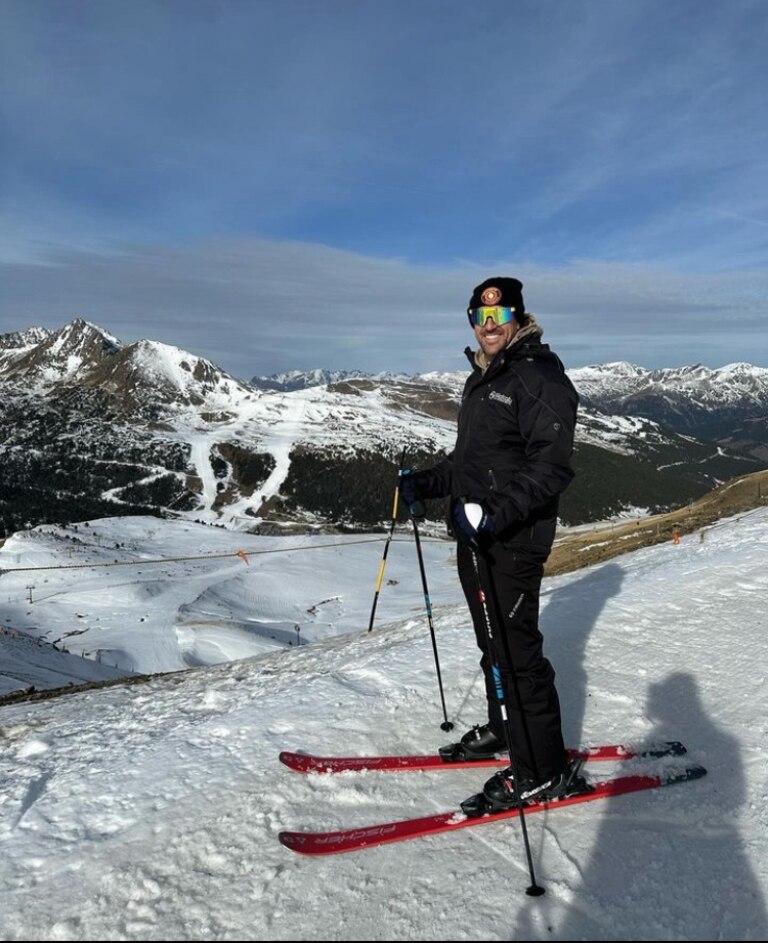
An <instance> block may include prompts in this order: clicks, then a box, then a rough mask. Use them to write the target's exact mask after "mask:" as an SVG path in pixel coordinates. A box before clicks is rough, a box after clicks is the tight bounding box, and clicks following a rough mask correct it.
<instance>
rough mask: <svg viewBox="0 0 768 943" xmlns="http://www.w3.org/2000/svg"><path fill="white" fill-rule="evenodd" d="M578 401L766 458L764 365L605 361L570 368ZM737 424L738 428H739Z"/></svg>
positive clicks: (767, 423) (767, 399)
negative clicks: (656, 366) (661, 365)
mask: <svg viewBox="0 0 768 943" xmlns="http://www.w3.org/2000/svg"><path fill="white" fill-rule="evenodd" d="M569 376H570V377H571V379H572V380H573V382H574V384H575V385H576V387H577V388H578V390H579V392H580V394H581V396H582V400H583V402H584V403H585V404H586V405H588V406H592V407H594V408H595V409H599V410H601V411H602V412H607V413H619V414H621V415H636V416H645V417H647V418H649V419H653V420H655V421H656V422H659V423H662V424H663V425H665V426H667V427H668V428H670V429H674V430H675V431H676V432H681V433H688V434H690V435H694V436H697V437H700V438H716V439H722V440H723V441H724V443H726V444H729V445H731V446H732V447H735V448H741V449H746V450H748V451H750V452H752V454H754V455H756V456H758V457H759V458H762V459H763V460H768V369H766V368H764V367H756V366H753V365H752V364H748V363H731V364H728V365H727V366H724V367H720V368H718V369H716V370H713V369H710V368H709V367H703V366H702V365H701V364H697V365H695V366H690V367H678V368H670V369H664V370H646V369H644V368H643V367H638V366H635V365H634V364H631V363H625V362H618V363H607V364H601V365H599V366H593V367H581V368H579V369H576V370H571V371H570V372H569ZM742 427H743V428H742Z"/></svg>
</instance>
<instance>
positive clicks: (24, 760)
mask: <svg viewBox="0 0 768 943" xmlns="http://www.w3.org/2000/svg"><path fill="white" fill-rule="evenodd" d="M223 536H224V537H226V538H228V539H229V540H230V541H231V543H230V545H229V546H230V549H231V550H233V551H234V550H235V547H236V543H235V542H234V541H235V540H236V535H232V534H225V535H223ZM198 537H199V532H194V533H191V534H190V535H189V540H188V542H186V543H183V542H182V541H181V538H180V537H179V536H178V535H177V534H175V535H174V538H175V539H176V544H177V548H178V550H179V555H181V551H191V550H192V548H193V547H195V545H196V541H197V538H198ZM365 546H366V547H368V546H369V545H365ZM370 547H372V548H374V549H375V550H376V551H379V550H380V549H381V544H380V543H379V544H378V545H376V544H373V545H370ZM427 549H428V553H429V556H428V573H429V575H430V579H431V583H432V585H431V589H432V590H433V591H432V596H433V600H434V602H435V605H436V612H435V623H436V629H437V636H438V644H439V650H440V654H441V666H442V671H443V678H444V681H445V684H446V695H447V702H448V709H449V714H450V716H451V718H452V719H454V720H455V721H456V723H457V725H458V727H459V728H463V727H464V726H465V725H469V724H471V723H473V722H476V721H480V720H482V715H483V703H482V700H483V698H482V691H481V683H480V678H479V673H478V668H477V658H476V653H475V651H474V646H473V642H472V641H471V630H470V629H469V628H468V626H467V619H466V615H465V611H464V607H463V605H458V604H457V597H456V588H455V577H454V575H453V572H452V563H451V560H450V552H448V550H447V548H446V547H445V546H444V545H441V544H439V543H431V544H429V545H428V548H427ZM14 552H18V551H14ZM305 553H307V554H310V552H309V551H305ZM314 553H316V557H315V564H314V569H312V570H310V569H309V568H306V569H303V570H301V571H299V570H296V569H294V565H295V564H296V563H297V561H298V559H299V557H298V554H293V553H291V554H286V555H285V559H286V561H287V562H286V563H285V567H284V572H285V579H284V581H283V584H282V588H283V592H284V594H285V598H286V600H287V601H288V603H289V604H290V603H291V602H294V603H295V604H296V605H297V606H299V605H301V606H303V605H304V603H305V601H306V599H307V598H314V599H316V600H318V601H320V600H327V599H332V598H334V597H340V598H341V599H342V601H343V607H344V610H345V618H347V619H348V620H349V624H352V623H354V624H356V625H357V627H358V631H356V632H355V634H354V635H352V636H351V637H350V636H346V637H344V636H341V635H335V636H333V637H330V638H328V639H327V640H324V641H323V640H319V639H318V641H316V642H314V643H312V644H309V645H305V646H300V647H298V648H297V647H296V646H287V645H286V646H284V647H283V648H281V649H280V650H278V651H275V652H273V653H272V654H269V655H266V656H262V657H259V658H255V659H252V660H247V661H239V662H233V663H230V664H224V665H219V666H218V667H212V668H206V669H201V670H198V671H191V672H186V673H183V674H179V675H173V676H170V677H169V678H166V679H156V680H153V681H152V682H150V683H148V684H146V685H137V686H130V687H116V688H114V687H113V688H109V689H104V690H100V691H95V692H89V693H86V694H80V695H72V696H69V697H66V698H63V699H59V700H57V701H49V702H39V703H28V704H18V705H14V706H10V707H5V708H2V709H1V710H0V738H2V740H1V742H2V747H3V748H2V751H0V777H2V780H3V783H4V788H3V790H2V794H1V795H2V799H1V800H0V841H2V849H3V854H2V856H0V884H1V885H2V887H3V920H2V934H3V939H8V940H21V939H34V940H45V939H58V940H86V939H103V940H108V939H124V940H125V939H127V940H148V939H182V940H193V939H216V940H235V939H239V940H311V939H317V940H323V939H329V940H428V939H435V940H457V939H458V940H494V939H495V940H545V939H546V940H576V939H590V940H615V939H621V940H637V939H645V940H671V939H674V940H702V939H712V940H714V939H736V940H759V939H765V938H766V935H767V931H768V919H767V918H766V903H765V901H766V894H768V859H766V856H765V854H764V849H765V841H766V837H768V836H767V835H766V832H767V829H766V826H767V825H768V812H766V801H765V799H766V782H767V777H766V772H767V771H768V770H767V767H766V761H765V742H766V735H767V734H768V688H767V687H766V684H765V677H764V674H765V665H764V658H763V655H762V653H763V651H764V637H765V599H766V598H767V597H768V511H767V510H759V511H755V512H753V513H751V514H749V515H744V516H742V517H741V518H740V519H733V520H730V521H725V522H721V523H720V524H718V525H716V526H714V527H711V528H709V529H708V530H707V531H706V533H705V538H704V539H703V540H701V538H700V536H699V535H698V534H695V535H692V536H690V537H685V538H684V539H683V540H682V542H681V543H680V544H679V545H678V546H675V545H673V544H672V543H670V544H668V545H662V546H659V547H655V548H648V549H645V550H642V551H638V552H636V553H634V554H628V555H625V556H622V557H620V558H618V559H617V560H614V561H611V562H609V563H607V564H604V565H602V566H598V567H594V568H591V569H589V570H583V571H579V572H576V573H572V574H569V575H567V576H561V577H556V578H551V579H548V580H546V581H545V584H544V596H543V614H542V628H543V631H544V633H545V637H546V645H547V651H548V654H549V656H550V658H551V659H552V661H553V663H554V665H555V667H556V669H557V672H558V682H559V687H560V692H561V698H562V702H563V712H564V717H565V726H566V733H567V739H568V740H569V742H571V743H574V744H575V743H600V742H610V741H615V740H619V739H623V740H627V739H629V740H632V741H635V742H638V743H644V742H651V741H654V740H657V739H664V738H680V739H682V740H683V741H685V742H686V743H687V745H688V747H689V749H690V758H691V760H693V761H696V762H700V763H703V764H704V765H705V766H706V767H707V768H708V770H709V774H708V776H707V777H705V778H704V779H703V780H700V781H698V782H695V783H691V784H686V785H683V786H675V787H672V788H669V789H666V790H660V791H658V792H656V793H653V792H650V793H643V794H638V795H635V796H624V797H618V798H616V799H613V800H609V801H607V802H605V803H604V804H599V803H595V804H593V805H587V806H582V807H577V808H575V809H572V810H569V809H564V810H559V811H550V812H548V813H544V814H539V815H537V816H535V817H533V816H532V817H531V818H530V819H529V822H528V828H529V834H530V838H531V843H532V851H533V858H534V865H535V867H536V871H537V876H538V879H539V881H540V882H541V883H542V884H543V885H544V886H545V887H546V889H547V894H546V895H545V896H544V897H542V898H535V899H534V898H529V897H527V896H526V895H525V893H524V891H525V887H526V886H527V884H528V874H527V868H526V865H525V859H524V854H523V847H522V843H521V837H520V829H519V825H518V824H516V823H510V824H499V825H489V826H484V827H481V828H476V829H468V830H465V831H460V832H455V833H452V834H448V835H443V836H439V837H435V838H432V839H422V840H416V841H412V842H409V843H405V844H402V845H389V846H383V847H381V848H378V849H372V850H369V851H365V852H360V853H356V854H350V855H346V856H339V857H331V858H328V859H323V860H312V859H303V858H301V857H298V856H296V855H295V854H293V853H292V852H290V851H288V850H286V849H284V848H283V847H282V846H280V845H279V844H278V842H277V838H276V836H277V833H278V831H279V830H280V829H283V828H301V827H325V828H334V827H340V826H344V825H356V824H357V825H360V826H364V825H369V824H373V823H375V822H379V821H386V820H390V819H395V818H399V817H404V816H408V817H411V816H418V815H420V814H425V813H428V812H431V811H434V810H437V809H440V808H451V807H453V806H454V805H455V804H456V803H457V802H458V801H460V800H461V799H463V798H464V797H465V796H467V795H468V794H470V793H471V792H473V791H475V790H476V789H477V788H478V787H479V786H480V785H481V783H482V782H483V781H484V779H485V778H486V775H487V774H486V773H484V772H482V771H473V770H468V771H452V772H440V773H411V774H386V775H385V774H378V775H377V774H375V773H357V774H347V775H344V776H340V777H336V778H330V777H322V776H312V777H300V776H298V775H296V774H292V773H290V772H288V771H287V770H285V769H283V768H282V767H281V766H280V764H279V763H278V762H277V753H278V751H279V750H280V749H285V748H288V749H307V750H313V751H323V752H350V751H355V752H363V751H365V752H387V751H401V750H413V751H427V750H431V749H432V748H433V747H434V746H435V745H437V744H438V743H441V742H444V741H445V735H444V734H442V733H441V732H440V730H439V723H440V720H441V719H442V718H441V714H440V711H439V700H438V696H437V687H436V683H435V672H434V663H433V659H432V653H431V646H430V642H429V635H428V631H427V628H426V625H425V620H424V616H423V608H421V607H420V606H419V604H418V599H419V589H420V587H419V585H418V571H417V570H416V568H415V563H414V555H413V547H412V546H410V545H409V544H406V543H403V544H400V543H398V544H395V545H393V547H392V551H391V552H390V555H389V559H390V563H389V566H388V570H387V573H388V575H389V574H390V573H396V574H397V576H398V577H399V578H400V582H398V584H397V585H395V586H388V585H385V589H384V591H383V592H382V599H381V602H380V612H381V620H380V622H379V623H378V628H377V629H376V630H375V631H374V632H373V633H372V634H370V635H369V634H367V633H366V632H365V631H360V627H361V626H364V625H365V624H366V623H367V616H368V613H369V610H370V601H371V590H372V585H371V584H372V582H373V577H374V572H375V568H376V563H377V557H378V556H379V555H378V552H375V553H374V552H370V553H369V552H368V550H365V551H364V549H363V547H362V546H353V547H345V548H342V547H338V548H334V549H332V550H331V551H321V550H319V549H317V550H316V551H314ZM234 562H237V563H239V564H240V565H241V566H243V567H244V566H245V564H243V563H242V561H234ZM219 563H220V566H221V567H222V570H223V568H224V566H225V564H226V565H227V566H228V565H229V563H228V562H227V561H219ZM206 566H210V564H206ZM390 568H391V569H390ZM208 572H209V574H210V571H208ZM252 572H253V573H254V583H255V584H257V585H258V579H257V577H256V576H255V574H256V571H252ZM350 573H353V574H355V576H356V577H357V579H358V582H359V583H360V587H359V589H358V590H357V591H353V589H352V588H351V587H350V582H349V574H350ZM201 575H202V571H201ZM222 575H223V573H219V574H214V580H215V579H219V578H220V577H221V576H222ZM14 578H15V577H14ZM8 579H9V577H8V575H6V576H3V577H2V580H0V592H2V588H3V586H4V585H5V583H6V581H7V580H8ZM121 579H122V583H121V582H120V580H118V579H115V580H114V581H113V583H112V584H111V586H110V588H109V590H107V589H106V587H105V586H102V588H101V591H100V594H99V596H98V598H99V599H100V604H101V605H102V607H103V609H104V611H106V610H107V609H108V608H109V607H110V606H111V605H112V604H113V602H114V603H115V604H117V605H119V604H121V600H124V599H128V598H130V597H131V594H135V593H137V592H138V591H139V589H140V587H141V581H138V580H137V579H136V577H135V576H134V575H133V573H132V572H130V571H124V572H123V574H122V577H121ZM201 582H202V580H201ZM401 594H403V595H402V596H401ZM62 598H63V599H64V600H65V601H66V599H67V594H64V596H63V597H62ZM166 602H168V608H167V609H164V607H165V606H166ZM176 605H177V604H176V598H175V596H174V584H173V578H172V577H171V576H169V575H163V574H159V575H158V583H157V592H156V594H155V596H154V606H155V608H156V609H157V610H158V612H166V615H167V618H168V619H172V618H174V615H173V613H175V612H176V608H175V607H176ZM403 606H405V607H406V609H405V610H404V609H403V608H401V607H403ZM138 611H140V610H139V609H137V612H138ZM253 611H254V612H258V607H257V605H256V604H255V603H254V606H253ZM48 612H49V615H50V617H51V618H52V617H53V613H54V609H53V603H51V607H50V608H49V610H48ZM393 616H396V617H397V621H394V622H393V621H392V618H393ZM601 772H602V771H601V770H597V771H596V774H597V775H600V774H601Z"/></svg>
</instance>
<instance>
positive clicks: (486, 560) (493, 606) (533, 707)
mask: <svg viewBox="0 0 768 943" xmlns="http://www.w3.org/2000/svg"><path fill="white" fill-rule="evenodd" d="M457 556H458V568H459V578H460V579H461V585H462V588H463V590H464V595H465V596H466V598H467V603H468V605H469V609H470V613H471V615H472V622H473V624H474V628H475V636H476V638H477V644H478V646H479V648H480V651H481V652H482V658H481V659H480V667H481V668H482V669H483V674H484V676H485V689H486V696H487V698H488V721H489V723H490V726H491V730H492V731H493V732H494V733H495V734H496V736H497V737H499V738H501V739H502V740H503V741H504V742H507V731H506V730H505V726H504V721H503V719H502V713H501V703H500V700H499V695H498V693H497V685H496V679H495V677H494V670H493V669H494V666H495V668H496V669H497V670H498V677H499V678H500V681H501V694H502V695H503V698H504V704H505V706H506V710H507V717H508V719H509V729H510V734H511V747H512V753H513V755H514V758H515V764H516V766H517V772H518V775H519V777H520V779H521V780H523V779H528V778H532V779H534V780H536V781H537V782H540V781H543V780H545V779H549V777H550V776H554V775H557V774H558V773H561V772H562V771H563V769H564V768H565V764H566V759H565V746H564V744H563V734H562V729H561V722H560V702H559V700H558V697H557V689H556V688H555V672H554V669H553V668H552V665H551V664H550V663H549V661H547V659H546V658H545V657H544V652H543V638H542V635H541V632H540V631H539V591H540V589H541V580H542V576H543V573H544V564H543V562H541V561H540V560H538V559H537V558H536V557H535V556H534V555H533V554H526V553H525V552H521V551H520V550H518V549H515V550H511V549H508V548H505V547H503V546H501V545H500V544H493V545H492V546H491V547H490V548H489V549H488V550H487V551H484V552H482V553H480V552H478V553H476V558H477V563H478V568H479V572H480V585H481V586H482V590H483V592H484V594H485V601H486V607H485V608H484V607H483V605H482V602H481V598H480V593H479V590H480V586H479V585H478V578H477V573H476V571H475V566H474V563H473V560H472V551H471V550H470V549H469V548H467V547H463V546H459V547H458V551H457ZM486 612H487V617H486ZM486 618H490V621H491V629H492V635H493V641H492V643H491V647H489V642H488V629H487V626H486Z"/></svg>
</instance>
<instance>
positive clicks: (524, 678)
mask: <svg viewBox="0 0 768 943" xmlns="http://www.w3.org/2000/svg"><path fill="white" fill-rule="evenodd" d="M522 288H523V286H522V283H521V282H520V281H518V280H517V279H516V278H503V277H500V276H499V277H495V278H489V279H487V280H486V281H484V282H483V283H482V284H481V285H478V286H477V288H475V290H474V292H473V293H472V297H471V299H470V302H469V308H468V309H467V314H468V316H469V323H470V325H471V326H472V329H473V331H474V335H475V339H476V341H477V343H478V344H479V348H480V349H479V350H477V351H474V352H473V351H472V350H471V349H470V348H469V347H467V349H466V351H465V353H466V355H467V357H468V358H469V361H470V364H471V366H472V373H471V375H470V376H469V378H468V379H467V382H466V385H465V387H464V392H463V394H462V400H461V407H460V410H459V417H458V433H457V438H456V446H455V448H454V451H453V452H452V453H451V455H450V456H449V457H448V458H447V459H446V460H445V461H443V462H440V463H439V464H437V465H435V466H433V467H432V468H429V469H424V470H422V471H417V472H412V471H410V470H406V471H404V472H403V475H402V478H401V483H400V491H401V495H402V498H403V500H404V502H405V503H406V504H407V505H408V507H409V508H411V512H412V513H413V514H414V516H418V515H419V514H420V513H423V505H421V499H423V498H439V497H446V496H450V498H451V502H450V527H451V529H452V531H453V534H454V536H455V537H456V539H457V541H458V551H457V557H458V570H459V577H460V579H461V584H462V588H463V589H464V594H465V596H466V598H467V603H468V605H469V609H470V612H471V615H472V621H473V623H474V628H475V634H476V637H477V644H478V646H479V648H480V650H481V652H482V658H481V660H480V664H481V667H482V669H483V672H484V675H485V687H486V696H487V700H488V723H487V724H485V725H484V726H481V727H475V728H473V729H472V730H470V731H469V733H467V734H466V735H465V736H464V737H463V738H462V739H461V741H460V742H459V743H456V744H452V745H451V746H449V747H444V748H443V749H442V750H441V751H440V752H441V754H442V755H443V757H444V759H446V760H448V761H451V760H454V761H455V760H472V759H477V760H480V759H485V758H488V757H491V756H494V755H495V754H497V753H499V752H501V751H503V750H506V749H509V750H510V754H511V759H512V764H513V765H512V766H511V767H509V768H508V769H506V770H503V771H502V772H500V773H497V774H496V775H495V776H493V777H492V778H491V779H489V780H488V782H487V783H486V785H485V788H484V791H483V794H482V796H483V797H484V800H483V801H484V803H485V805H486V807H490V809H492V810H494V811H496V810H502V809H506V808H509V807H510V806H512V805H515V804H516V803H517V802H518V795H519V798H520V799H521V800H522V801H541V800H546V799H557V798H562V797H563V796H565V795H572V794H573V793H574V792H579V791H584V790H585V789H586V788H588V787H587V786H586V784H585V783H584V780H582V779H581V778H580V777H578V776H577V775H575V773H576V771H575V770H569V768H568V762H567V758H566V752H565V747H564V744H563V736H562V731H561V721H560V704H559V701H558V697H557V690H556V688H555V673H554V671H553V669H552V666H551V665H550V663H549V661H548V660H547V659H546V658H545V657H544V653H543V648H542V636H541V633H540V632H539V627H538V620H539V590H540V587H541V579H542V575H543V569H544V562H545V561H546V559H547V557H548V556H549V553H550V551H551V549H552V543H553V540H554V536H555V526H556V524H557V510H558V501H559V495H560V494H561V492H562V491H563V490H564V489H565V488H566V487H567V486H568V484H569V483H570V481H571V479H572V478H573V471H572V469H571V464H570V459H571V454H572V452H573V436H574V427H575V424H576V409H577V406H578V395H577V393H576V391H575V389H574V388H573V385H572V384H571V382H570V380H569V379H568V377H567V376H566V375H565V371H564V369H563V365H562V363H561V362H560V360H559V359H558V357H557V356H556V355H555V354H554V353H552V352H551V351H550V349H549V347H548V346H547V345H546V344H542V342H541V334H542V329H541V327H540V326H539V325H538V324H537V322H536V320H535V318H534V317H533V315H531V314H529V313H526V311H525V304H524V302H523V294H522ZM489 629H490V630H491V631H490V635H491V638H490V640H489ZM497 681H500V686H501V687H500V690H498V691H497ZM502 702H503V706H502ZM505 712H506V716H507V720H506V723H505V720H504V713H505ZM515 772H516V775H517V787H518V789H517V795H516V790H515V783H514V774H515ZM466 811H469V810H466Z"/></svg>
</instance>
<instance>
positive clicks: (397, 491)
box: [368, 446, 405, 632]
mask: <svg viewBox="0 0 768 943" xmlns="http://www.w3.org/2000/svg"><path fill="white" fill-rule="evenodd" d="M403 465H405V446H403V452H402V454H401V456H400V465H399V467H398V470H397V481H396V482H395V498H394V503H393V505H392V523H391V524H390V525H389V536H388V537H387V541H386V543H385V544H384V556H383V557H382V558H381V564H380V565H379V575H378V576H377V577H376V589H375V590H374V593H373V606H372V607H371V618H370V621H369V622H368V631H369V632H370V631H371V630H372V629H373V620H374V617H375V616H376V606H377V604H378V602H379V593H380V592H381V584H382V581H383V579H384V570H385V568H386V566H387V554H388V553H389V545H390V544H391V543H392V535H393V534H394V532H395V524H396V523H397V503H398V499H399V497H400V477H401V475H402V471H403Z"/></svg>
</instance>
